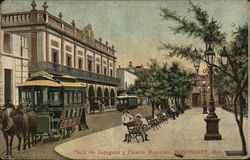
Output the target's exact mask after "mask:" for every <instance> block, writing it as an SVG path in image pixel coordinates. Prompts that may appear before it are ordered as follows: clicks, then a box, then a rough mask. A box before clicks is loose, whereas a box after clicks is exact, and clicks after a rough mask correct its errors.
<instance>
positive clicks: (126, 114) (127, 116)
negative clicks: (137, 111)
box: [122, 110, 133, 142]
mask: <svg viewBox="0 0 250 160" xmlns="http://www.w3.org/2000/svg"><path fill="white" fill-rule="evenodd" d="M131 121H133V116H132V115H131V114H129V112H128V111H127V110H125V111H123V115H122V123H123V124H125V123H128V122H131ZM124 126H125V125H124ZM125 127H126V126H125ZM126 130H127V127H126ZM128 140H129V134H128V133H127V132H126V133H125V139H124V140H123V142H126V141H128Z"/></svg>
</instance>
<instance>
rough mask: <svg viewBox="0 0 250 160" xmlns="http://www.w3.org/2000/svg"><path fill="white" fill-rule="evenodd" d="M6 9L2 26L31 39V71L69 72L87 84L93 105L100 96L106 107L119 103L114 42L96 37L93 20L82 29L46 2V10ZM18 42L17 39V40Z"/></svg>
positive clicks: (33, 7) (34, 4) (10, 32)
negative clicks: (56, 12)
mask: <svg viewBox="0 0 250 160" xmlns="http://www.w3.org/2000/svg"><path fill="white" fill-rule="evenodd" d="M31 6H32V9H31V10H30V11H25V12H16V13H2V17H1V27H2V30H4V31H5V33H6V36H7V34H9V35H12V34H13V33H15V34H18V35H20V36H23V37H25V38H26V39H27V44H26V45H27V46H28V48H29V55H28V56H29V58H30V61H29V73H30V74H31V73H34V72H37V71H45V72H47V73H50V74H52V75H59V76H60V75H69V76H73V77H76V78H77V79H78V80H79V81H81V82H84V83H86V84H87V92H86V97H87V98H88V100H89V101H90V104H91V106H93V105H92V104H93V103H94V101H96V100H97V99H100V100H103V101H104V102H105V105H106V108H109V107H113V106H114V104H115V96H116V87H117V86H118V85H119V79H118V78H116V56H115V52H116V51H115V49H114V45H112V46H110V45H109V43H108V41H106V42H105V43H103V42H102V39H101V38H99V39H98V40H97V39H95V38H94V32H93V29H92V26H91V25H90V24H89V25H87V26H86V27H84V29H83V30H80V29H78V28H77V27H76V24H75V22H74V20H72V22H71V24H69V23H67V22H65V21H64V20H63V14H62V13H61V12H60V13H59V15H58V17H56V16H54V15H51V14H50V13H48V12H47V8H48V6H47V4H46V2H45V3H44V4H43V5H42V7H43V9H42V10H37V9H36V3H35V2H34V1H32V3H31ZM13 44H14V43H13Z"/></svg>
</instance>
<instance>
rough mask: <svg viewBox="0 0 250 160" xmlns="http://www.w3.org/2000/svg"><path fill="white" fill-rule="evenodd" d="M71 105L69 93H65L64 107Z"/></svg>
mask: <svg viewBox="0 0 250 160" xmlns="http://www.w3.org/2000/svg"><path fill="white" fill-rule="evenodd" d="M67 104H69V99H68V92H64V105H67Z"/></svg>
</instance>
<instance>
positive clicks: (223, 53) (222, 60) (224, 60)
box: [220, 46, 227, 65]
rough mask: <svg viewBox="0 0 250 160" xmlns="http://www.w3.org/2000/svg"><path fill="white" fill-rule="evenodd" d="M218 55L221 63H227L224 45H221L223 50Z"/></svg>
mask: <svg viewBox="0 0 250 160" xmlns="http://www.w3.org/2000/svg"><path fill="white" fill-rule="evenodd" d="M220 57H221V62H222V64H223V65H226V64H227V51H226V47H225V46H224V47H223V50H222V52H221V54H220Z"/></svg>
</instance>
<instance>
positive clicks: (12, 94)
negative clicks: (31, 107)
mask: <svg viewBox="0 0 250 160" xmlns="http://www.w3.org/2000/svg"><path fill="white" fill-rule="evenodd" d="M0 39H1V41H0V77H1V78H0V105H4V104H5V103H6V101H7V100H12V102H13V104H14V105H17V104H18V88H17V87H16V84H18V83H22V82H24V81H25V80H26V79H27V78H28V49H27V39H25V38H24V37H22V36H19V35H17V34H5V33H4V32H3V31H1V30H0Z"/></svg>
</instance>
